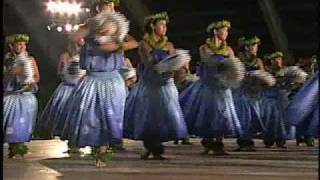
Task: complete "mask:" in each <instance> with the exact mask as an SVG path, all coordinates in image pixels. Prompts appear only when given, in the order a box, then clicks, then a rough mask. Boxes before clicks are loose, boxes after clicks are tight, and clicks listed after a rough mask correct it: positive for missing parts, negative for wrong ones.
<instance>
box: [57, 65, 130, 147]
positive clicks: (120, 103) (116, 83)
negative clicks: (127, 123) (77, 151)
mask: <svg viewBox="0 0 320 180" xmlns="http://www.w3.org/2000/svg"><path fill="white" fill-rule="evenodd" d="M125 99H126V89H125V83H124V80H123V78H122V77H121V75H120V74H119V72H118V71H113V72H91V73H89V75H88V76H85V77H84V78H83V79H82V80H81V81H80V82H79V84H78V85H77V86H76V87H75V90H74V92H73V95H72V97H71V98H70V100H69V102H67V106H68V107H70V108H68V109H67V113H66V114H67V115H66V122H65V126H64V129H63V132H62V135H61V137H62V138H61V139H63V140H65V139H66V140H69V143H70V145H72V146H76V147H85V146H91V147H97V146H102V145H111V144H114V143H118V142H119V141H121V139H122V130H123V116H124V106H125Z"/></svg>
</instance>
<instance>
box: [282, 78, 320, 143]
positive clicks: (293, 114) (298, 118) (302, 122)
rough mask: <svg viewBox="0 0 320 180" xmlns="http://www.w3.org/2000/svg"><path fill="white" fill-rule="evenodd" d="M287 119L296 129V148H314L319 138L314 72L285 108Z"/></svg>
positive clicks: (317, 86)
mask: <svg viewBox="0 0 320 180" xmlns="http://www.w3.org/2000/svg"><path fill="white" fill-rule="evenodd" d="M286 115H287V119H288V121H289V122H290V124H292V125H295V126H296V128H297V133H296V138H297V139H296V141H297V146H299V145H300V143H302V142H304V143H306V145H307V146H314V138H317V137H319V72H316V73H315V74H314V75H313V76H312V78H310V79H309V80H308V81H307V82H306V83H305V85H304V86H303V87H302V88H301V89H300V90H299V91H298V93H297V94H296V95H295V96H294V98H293V100H292V101H291V103H290V105H289V106H288V108H287V112H286Z"/></svg>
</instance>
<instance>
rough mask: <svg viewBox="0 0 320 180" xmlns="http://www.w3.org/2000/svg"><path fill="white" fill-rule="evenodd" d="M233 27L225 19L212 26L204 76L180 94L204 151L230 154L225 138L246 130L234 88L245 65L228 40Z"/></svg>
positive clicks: (205, 51)
mask: <svg viewBox="0 0 320 180" xmlns="http://www.w3.org/2000/svg"><path fill="white" fill-rule="evenodd" d="M229 28H230V22H229V21H225V20H222V21H217V22H213V23H211V24H210V25H209V26H208V28H207V32H208V33H209V34H210V37H209V38H208V39H207V40H206V43H205V44H204V45H202V46H201V47H200V57H201V64H200V67H199V71H198V74H199V75H200V79H199V80H198V81H196V82H195V83H193V84H192V85H191V86H189V87H188V88H187V89H186V90H184V91H183V92H182V93H181V94H180V103H181V106H182V109H183V112H184V116H185V118H186V122H187V125H188V129H189V133H190V134H194V135H198V136H200V137H202V138H203V139H202V142H201V143H202V145H203V147H204V148H205V151H204V154H208V153H209V151H211V150H212V151H214V154H215V155H227V153H226V152H225V151H224V144H223V138H224V137H225V136H236V137H237V136H239V135H241V134H242V132H241V126H240V122H239V119H238V116H237V113H236V110H235V108H234V102H233V98H232V92H231V89H230V88H231V87H237V86H238V85H239V84H240V82H241V81H242V79H243V76H244V66H243V64H242V63H241V61H240V60H239V59H236V58H234V53H233V50H232V49H231V47H229V46H228V44H227V41H226V39H227V37H228V30H229Z"/></svg>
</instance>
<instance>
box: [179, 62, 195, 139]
mask: <svg viewBox="0 0 320 180" xmlns="http://www.w3.org/2000/svg"><path fill="white" fill-rule="evenodd" d="M198 79H199V78H198V77H197V76H196V75H194V74H191V73H190V68H189V64H187V65H185V66H183V67H182V68H181V69H179V70H177V71H175V72H174V83H175V85H176V86H177V89H178V92H179V93H181V92H182V91H183V90H185V89H186V88H188V87H189V86H190V85H191V84H192V83H193V82H195V81H196V80H198ZM174 144H179V140H175V141H174ZM181 144H184V145H191V144H192V143H191V142H190V139H189V138H186V139H181Z"/></svg>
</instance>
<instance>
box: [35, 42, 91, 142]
mask: <svg viewBox="0 0 320 180" xmlns="http://www.w3.org/2000/svg"><path fill="white" fill-rule="evenodd" d="M83 45H84V41H83V40H81V41H79V42H77V43H74V42H71V41H70V42H69V44H68V47H67V50H66V52H65V53H63V54H62V55H61V58H62V59H63V60H62V62H63V66H62V70H60V71H61V72H60V73H59V74H60V77H61V78H62V81H63V82H61V83H60V84H59V86H58V87H57V89H56V90H55V91H54V93H53V95H52V97H51V98H50V100H49V102H48V104H47V105H46V107H45V109H44V110H43V112H42V114H41V116H40V119H39V121H38V122H37V132H38V133H39V134H41V136H42V137H44V138H54V136H60V135H61V131H62V129H63V127H64V124H65V120H66V119H65V117H64V116H63V113H65V111H67V110H66V109H67V108H69V106H68V105H67V102H68V99H69V98H70V97H72V92H73V90H74V87H75V86H76V85H77V83H78V81H79V80H80V79H81V78H82V77H83V76H84V75H85V73H86V72H85V70H81V69H80V64H79V63H80V62H79V58H80V57H79V51H80V48H81V46H83Z"/></svg>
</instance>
